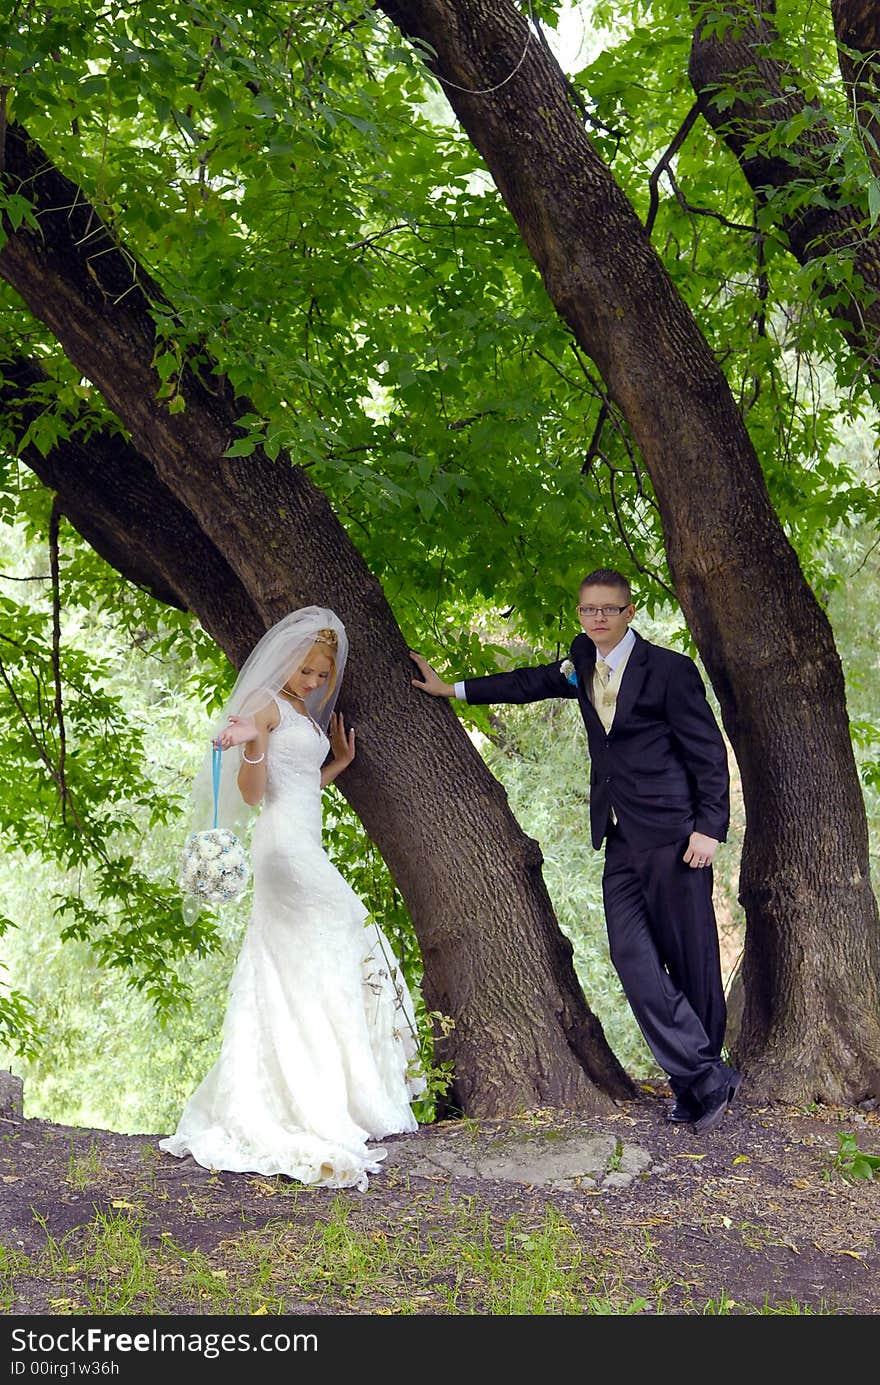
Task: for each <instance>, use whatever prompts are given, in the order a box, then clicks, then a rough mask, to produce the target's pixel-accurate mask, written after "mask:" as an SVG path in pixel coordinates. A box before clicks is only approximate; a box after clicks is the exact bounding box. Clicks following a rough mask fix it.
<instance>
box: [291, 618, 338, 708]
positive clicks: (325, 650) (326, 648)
mask: <svg viewBox="0 0 880 1385" xmlns="http://www.w3.org/2000/svg"><path fill="white" fill-rule="evenodd" d="M316 650H317V651H318V653H320V654H325V655H326V656H327V658H328V659H329V660H330V662H331V664H332V668H331V669H330V673H329V675H328V677H327V682H326V683H325V684H324V694H323V696H322V697H321V699H320V701H319V702H318V706H319V707H323V706H324V704H325V703H326V701H327V699H328V698H329V697H332V696H333V690H334V688H335V687H336V673H337V661H338V657H339V636H338V635H337V633H336V631H335V630H331V629H330V628H329V627H328V628H327V629H326V630H317V631H316V632H315V642H314V644H313V645H312V647H311V649H310V650H309V651H308V653H307V654H306V656H305V658H304V659H303V660H302V663H301V664H300V668H302V667H303V665H304V664H307V663H308V662H309V659H310V658H311V657H312V655H313V654H314V653H315V651H316Z"/></svg>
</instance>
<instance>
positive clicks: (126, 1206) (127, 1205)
mask: <svg viewBox="0 0 880 1385" xmlns="http://www.w3.org/2000/svg"><path fill="white" fill-rule="evenodd" d="M110 1206H111V1207H121V1208H123V1210H125V1211H128V1212H136V1211H137V1203H134V1202H126V1200H125V1198H124V1197H115V1198H114V1199H113V1201H112V1202H111V1203H110Z"/></svg>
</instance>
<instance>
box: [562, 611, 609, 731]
mask: <svg viewBox="0 0 880 1385" xmlns="http://www.w3.org/2000/svg"><path fill="white" fill-rule="evenodd" d="M570 657H571V662H572V663H573V664H574V666H575V670H576V672H577V676H578V693H579V697H580V704H581V715H582V716H583V718H584V720H585V721H589V720H592V721H593V722H594V723H595V724H596V726H597V727H598V728H599V730H600V731H601V730H602V722H601V719H600V717H599V713H598V712H597V711H596V708H595V706H594V705H593V675H594V673H595V672H596V646H595V645H594V644H593V641H592V640H591V639H590V638H589V636H587V635H576V636H575V638H574V640H573V641H572V645H571V650H570Z"/></svg>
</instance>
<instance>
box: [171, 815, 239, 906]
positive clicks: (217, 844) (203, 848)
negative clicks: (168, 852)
mask: <svg viewBox="0 0 880 1385" xmlns="http://www.w3.org/2000/svg"><path fill="white" fill-rule="evenodd" d="M249 876H250V864H249V862H248V855H247V852H246V851H245V848H244V846H243V845H242V843H241V842H240V841H239V839H238V837H236V835H235V833H234V832H230V831H229V829H228V828H227V827H211V828H208V829H207V830H206V831H204V832H191V833H190V834H189V836H188V837H187V839H186V845H185V846H184V848H183V854H182V855H181V858H180V872H179V874H178V877H177V883H178V886H179V888H180V889H181V890H182V892H183V893H184V894H187V895H193V896H194V897H195V898H196V899H199V900H201V901H202V902H203V903H205V904H226V903H228V902H229V901H230V900H232V899H237V898H238V896H239V895H240V894H241V892H242V890H243V889H244V887H245V885H246V884H247V882H248V878H249Z"/></svg>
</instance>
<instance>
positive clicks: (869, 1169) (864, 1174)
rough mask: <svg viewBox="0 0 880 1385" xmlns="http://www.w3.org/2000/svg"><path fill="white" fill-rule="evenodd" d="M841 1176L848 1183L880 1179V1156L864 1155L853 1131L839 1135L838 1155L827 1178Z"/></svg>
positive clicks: (840, 1132) (846, 1131)
mask: <svg viewBox="0 0 880 1385" xmlns="http://www.w3.org/2000/svg"><path fill="white" fill-rule="evenodd" d="M835 1173H836V1174H839V1175H840V1177H841V1178H843V1179H844V1180H845V1181H846V1182H847V1183H855V1182H858V1181H859V1179H867V1180H868V1181H869V1182H870V1181H871V1180H872V1179H873V1178H874V1177H875V1176H877V1177H880V1154H864V1153H863V1152H862V1150H860V1149H859V1145H858V1139H857V1137H856V1136H855V1135H854V1134H853V1132H852V1131H851V1130H841V1131H839V1132H838V1135H837V1153H836V1154H835V1156H834V1162H833V1163H832V1165H831V1168H830V1169H829V1170H828V1171H827V1172H826V1178H830V1177H831V1176H832V1175H834V1174H835Z"/></svg>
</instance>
